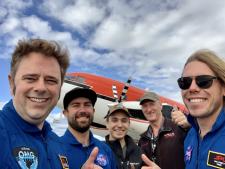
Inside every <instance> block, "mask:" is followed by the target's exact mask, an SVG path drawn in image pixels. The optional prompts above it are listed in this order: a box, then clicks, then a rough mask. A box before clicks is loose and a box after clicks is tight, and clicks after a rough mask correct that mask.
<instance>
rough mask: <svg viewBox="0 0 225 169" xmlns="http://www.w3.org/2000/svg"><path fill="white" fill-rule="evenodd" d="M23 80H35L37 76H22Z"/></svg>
mask: <svg viewBox="0 0 225 169" xmlns="http://www.w3.org/2000/svg"><path fill="white" fill-rule="evenodd" d="M23 80H25V81H26V82H28V83H32V82H34V81H36V80H37V77H35V76H23Z"/></svg>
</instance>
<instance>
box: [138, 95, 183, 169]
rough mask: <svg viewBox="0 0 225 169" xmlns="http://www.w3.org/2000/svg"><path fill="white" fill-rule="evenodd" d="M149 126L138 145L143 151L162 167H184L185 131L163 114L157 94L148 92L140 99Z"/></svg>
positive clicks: (174, 168)
mask: <svg viewBox="0 0 225 169" xmlns="http://www.w3.org/2000/svg"><path fill="white" fill-rule="evenodd" d="M140 105H141V108H142V111H143V113H144V115H145V117H146V119H147V120H148V121H149V128H148V129H147V131H146V132H145V133H143V134H142V135H141V138H140V140H139V143H138V145H139V146H140V147H141V149H142V151H143V153H144V154H145V155H146V156H147V157H148V158H149V159H151V160H152V161H153V162H155V163H156V164H157V165H158V166H159V167H160V168H161V169H183V168H184V148H183V144H184V137H185V134H186V133H185V132H184V130H182V129H181V128H180V127H178V126H177V125H176V124H174V123H173V122H172V121H171V120H170V119H167V118H164V117H163V115H162V111H161V110H162V104H161V101H160V98H159V96H158V95H157V94H155V93H153V92H147V93H145V94H144V96H143V97H142V98H141V99H140Z"/></svg>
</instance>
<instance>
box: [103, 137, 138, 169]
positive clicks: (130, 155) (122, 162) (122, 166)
mask: <svg viewBox="0 0 225 169" xmlns="http://www.w3.org/2000/svg"><path fill="white" fill-rule="evenodd" d="M105 140H106V143H107V144H108V145H109V146H110V147H111V149H112V150H113V152H114V154H115V156H116V159H117V164H118V168H119V169H130V168H131V167H130V164H133V165H134V166H135V169H140V168H141V164H142V160H141V149H140V147H138V146H137V145H136V144H135V143H134V141H133V139H132V138H131V137H130V136H128V135H126V136H125V142H126V148H127V149H126V157H123V151H122V148H121V145H120V142H119V141H118V140H115V141H109V135H107V136H106V137H105Z"/></svg>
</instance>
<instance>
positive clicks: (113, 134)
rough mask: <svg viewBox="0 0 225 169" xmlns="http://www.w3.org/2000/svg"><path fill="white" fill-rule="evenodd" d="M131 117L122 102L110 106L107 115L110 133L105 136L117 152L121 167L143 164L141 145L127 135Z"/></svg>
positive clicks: (137, 167) (134, 166)
mask: <svg viewBox="0 0 225 169" xmlns="http://www.w3.org/2000/svg"><path fill="white" fill-rule="evenodd" d="M130 117H131V115H130V113H129V111H128V109H127V108H126V107H124V106H123V105H122V103H119V104H116V105H114V106H111V107H109V111H108V113H107V115H106V117H105V118H106V127H107V128H108V130H109V135H107V136H106V137H105V139H106V143H107V144H108V145H109V146H110V147H111V149H112V150H113V152H114V153H115V155H116V158H117V165H118V168H119V169H139V168H141V164H142V160H141V149H140V147H138V146H137V145H136V144H135V142H134V141H133V139H132V138H131V137H130V136H128V135H127V131H128V128H129V126H130Z"/></svg>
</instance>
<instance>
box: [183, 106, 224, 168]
mask: <svg viewBox="0 0 225 169" xmlns="http://www.w3.org/2000/svg"><path fill="white" fill-rule="evenodd" d="M188 120H189V121H190V122H191V124H192V128H191V129H190V131H189V132H188V135H187V137H186V139H185V143H184V150H185V164H186V169H213V168H225V109H224V108H223V110H222V111H221V112H220V114H219V116H218V117H217V120H216V122H215V123H214V124H213V126H212V130H211V131H210V132H209V133H207V134H206V135H205V136H204V137H203V139H201V138H200V137H199V127H198V125H197V123H196V121H195V119H194V118H193V117H191V116H189V117H188Z"/></svg>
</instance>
